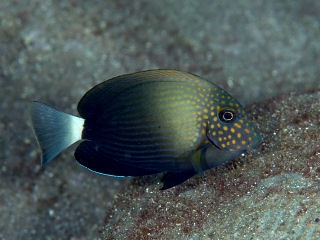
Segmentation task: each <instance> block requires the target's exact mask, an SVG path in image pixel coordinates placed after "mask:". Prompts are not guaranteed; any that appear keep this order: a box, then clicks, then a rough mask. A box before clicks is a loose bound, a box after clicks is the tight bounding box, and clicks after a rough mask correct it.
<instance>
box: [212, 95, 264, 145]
mask: <svg viewBox="0 0 320 240" xmlns="http://www.w3.org/2000/svg"><path fill="white" fill-rule="evenodd" d="M214 95H215V98H214V102H216V107H215V108H214V109H213V110H212V112H211V114H210V115H211V117H210V118H209V122H208V126H207V137H208V139H209V140H210V141H211V142H212V143H213V144H214V145H215V146H217V147H218V148H219V149H222V150H226V151H239V150H248V149H251V148H252V147H254V146H255V145H257V144H258V143H260V142H261V137H260V135H259V134H258V132H257V131H256V129H255V127H254V126H253V124H252V123H251V122H250V120H249V119H248V117H247V114H245V112H244V110H243V108H242V106H241V105H240V103H239V102H238V101H237V100H235V99H234V98H233V97H231V96H230V95H229V94H228V93H226V92H225V91H224V90H221V91H219V93H215V94H214Z"/></svg>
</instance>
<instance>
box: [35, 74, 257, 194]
mask: <svg viewBox="0 0 320 240" xmlns="http://www.w3.org/2000/svg"><path fill="white" fill-rule="evenodd" d="M77 109H78V112H79V115H80V117H77V116H73V115H70V114H67V113H64V112H61V111H59V110H56V109H55V108H53V107H50V106H48V105H46V104H43V103H40V102H37V101H35V102H33V103H32V110H31V117H32V122H33V128H34V132H35V135H36V137H37V140H38V143H39V146H40V148H41V151H42V158H41V159H42V166H45V165H47V164H48V163H49V162H50V161H51V160H52V159H54V158H55V157H56V156H57V155H58V154H59V153H60V152H62V151H63V150H65V149H66V148H68V147H69V146H70V145H72V144H74V143H76V142H79V145H78V146H77V148H76V150H75V153H74V156H75V159H76V160H77V161H78V162H79V163H80V164H81V165H82V166H84V167H86V168H88V169H89V170H91V171H94V172H96V173H100V174H105V175H111V176H118V177H119V176H143V175H149V174H156V173H161V172H166V174H165V175H164V178H163V180H162V181H163V187H162V189H167V188H170V187H173V186H175V185H178V184H180V183H182V182H184V181H185V180H187V179H189V178H190V177H192V176H193V175H195V174H197V173H201V172H203V171H205V170H207V169H210V168H213V167H216V166H219V165H221V164H223V163H225V162H227V161H228V160H231V159H233V158H235V157H237V156H239V155H240V154H242V153H244V152H245V151H247V150H250V149H252V148H254V147H255V146H257V145H258V144H260V143H261V141H262V138H261V136H260V134H259V133H258V131H257V129H256V128H255V127H254V125H253V124H252V123H251V121H250V120H249V118H248V115H247V114H246V113H245V112H244V109H243V107H242V106H241V105H240V103H239V102H238V101H237V100H236V99H235V98H233V97H232V96H231V95H229V94H228V93H227V92H226V91H225V90H223V89H222V88H220V87H218V86H217V85H215V84H214V83H212V82H210V81H207V80H204V79H202V78H200V77H198V76H196V75H193V74H190V73H185V72H180V71H176V70H148V71H142V72H136V73H132V74H127V75H122V76H118V77H114V78H112V79H110V80H107V81H104V82H102V83H100V84H98V85H96V86H95V87H93V88H92V89H91V90H89V91H88V92H87V93H86V94H85V95H84V96H83V97H82V99H81V100H80V102H79V103H78V107H77Z"/></svg>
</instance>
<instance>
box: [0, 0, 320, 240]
mask: <svg viewBox="0 0 320 240" xmlns="http://www.w3.org/2000/svg"><path fill="white" fill-rule="evenodd" d="M319 16H320V1H313V0H304V1H302V0H293V1H278V0H270V1H248V0H244V1H240V2H235V1H211V0H201V1H193V0H185V1H181V0H164V1H145V0H138V1H131V2H130V3H129V2H128V1H124V0H114V1H102V0H92V1H84V0H81V1H72V0H71V1H70V0H61V1H52V0H41V1H40V0H30V1H17V0H8V1H0V100H1V101H0V164H1V167H0V239H94V238H97V237H98V236H99V234H98V229H100V226H101V225H102V223H103V219H104V216H105V212H106V211H107V210H108V209H111V210H112V209H114V207H113V199H114V198H115V196H116V194H117V192H118V191H119V190H120V189H121V188H122V186H123V185H125V184H126V182H127V180H125V179H115V178H109V177H103V176H98V175H95V174H92V173H90V172H88V171H87V170H86V169H83V168H81V167H79V166H78V165H77V164H76V163H75V161H74V160H73V149H74V148H71V149H69V150H68V151H65V152H64V153H63V154H61V156H59V157H58V158H57V159H56V160H55V161H53V162H52V163H50V164H49V165H48V167H47V168H46V169H44V170H42V169H41V167H40V160H39V156H40V155H39V150H38V146H37V144H36V142H35V139H34V137H33V133H32V130H31V123H30V119H29V114H28V102H29V101H31V100H40V101H43V102H46V103H48V104H50V105H53V106H55V107H57V108H58V109H61V110H64V111H65V112H68V113H72V114H77V112H76V106H77V102H78V101H79V99H80V98H81V97H82V96H83V94H84V93H85V92H86V91H87V90H88V89H89V88H90V87H92V86H94V85H95V84H97V83H99V82H101V81H103V80H104V79H108V78H111V77H113V76H116V75H120V74H124V73H129V72H134V71H139V70H145V69H152V68H173V69H178V70H182V71H188V72H192V73H194V74H197V75H200V76H202V77H204V78H207V79H210V80H212V81H214V82H215V83H217V84H218V85H220V86H221V87H223V88H225V89H226V90H227V91H229V92H230V93H231V94H232V95H233V96H234V97H236V98H237V99H239V101H240V102H242V103H243V104H252V103H253V102H257V101H264V100H266V99H269V98H270V97H272V96H279V95H282V94H284V93H288V92H292V91H295V92H298V93H305V92H307V91H310V90H313V89H319V87H320V86H319V85H320V84H319V75H320V74H319V71H320V70H319V66H320V58H319V56H320V42H319V39H320V20H319ZM306 96H308V94H307V95H306ZM280 99H281V98H280ZM277 101H280V100H279V98H278V100H277ZM261 106H270V105H269V102H265V103H263V104H262V105H261ZM299 109H300V108H299ZM271 110H272V108H271V107H270V109H264V111H266V112H268V111H269V112H271ZM294 111H295V110H294ZM300 111H302V109H301V110H300ZM267 117H271V116H267ZM282 117H285V116H284V115H282ZM271 120H272V122H271V123H272V124H276V123H278V124H280V123H282V122H283V121H282V119H274V118H272V119H271ZM259 121H260V119H259ZM298 121H301V123H303V122H304V121H302V120H298ZM271 123H269V124H271ZM267 126H269V125H267ZM275 126H278V125H275ZM260 129H261V130H262V131H266V130H265V129H266V126H265V125H264V126H262V125H261V126H260ZM272 129H276V128H272ZM287 131H291V130H290V129H288V130H287ZM292 131H293V130H292ZM296 131H298V133H300V132H299V131H302V133H304V131H305V130H296ZM266 133H271V136H272V137H275V138H276V137H277V136H279V135H275V136H274V135H273V134H274V133H273V132H272V131H271V130H270V131H269V132H266ZM275 133H277V131H276V132H275ZM291 133H292V132H291ZM292 134H293V133H292ZM264 135H265V138H266V139H268V137H271V136H269V135H267V134H264ZM307 136H308V135H306V137H307ZM286 140H287V139H286ZM288 140H289V139H288ZM301 141H302V140H301ZM309 142H310V141H309ZM290 143H291V142H287V143H286V142H283V143H282V145H281V146H284V145H285V144H287V145H289V146H290ZM291 145H292V144H291ZM265 146H270V145H265ZM281 146H278V147H281ZM310 147H311V146H310ZM262 153H263V154H265V152H262ZM257 156H258V158H259V157H260V156H262V155H260V154H258V155H255V157H257ZM317 156H318V155H317V154H315V157H317ZM273 157H274V158H280V156H273ZM315 157H314V158H315ZM249 159H250V158H249ZM249 159H248V158H245V161H244V162H245V164H249V166H252V164H251V163H250V161H249ZM252 161H253V160H252ZM255 161H256V160H255ZM258 162H259V161H258ZM297 162H298V163H299V162H300V161H298V160H297ZM261 164H262V163H261ZM265 164H271V166H272V161H270V160H269V159H268V161H267V162H266V163H265ZM262 168H263V167H262ZM223 169H224V168H222V170H221V169H220V171H222V172H223V171H226V170H223ZM266 169H268V168H266ZM271 169H275V170H273V171H276V169H279V168H278V167H277V166H275V167H274V168H271ZM303 169H304V168H303ZM240 170H241V169H240ZM252 171H253V170H252ZM310 171H311V170H310ZM312 171H313V170H312ZM312 171H311V172H312ZM210 173H211V174H212V173H215V171H213V172H210ZM210 173H206V174H205V177H204V178H203V177H197V178H195V179H197V180H196V181H200V182H201V181H204V180H203V179H206V177H207V174H210ZM227 173H228V174H230V172H229V171H228V172H227ZM227 173H226V174H227ZM240 173H242V174H243V171H240ZM240 173H239V174H240ZM219 174H222V173H221V172H219ZM233 174H235V175H236V172H233ZM266 174H269V173H268V172H267V173H265V175H262V176H260V175H259V174H257V176H256V178H255V179H257V180H256V182H258V180H261V177H263V176H266ZM225 176H229V175H225ZM231 176H232V171H231ZM219 179H221V178H220V177H217V182H214V183H212V184H218V185H219V186H222V187H221V188H222V189H225V190H224V194H229V195H230V196H233V195H232V192H231V193H230V192H229V189H228V188H229V185H228V184H231V183H232V184H238V183H237V181H236V180H234V181H235V182H233V181H230V179H228V178H226V179H225V181H224V184H225V185H223V184H222V185H221V184H220V183H219V181H221V180H219ZM222 179H223V178H222ZM141 181H142V180H141ZM193 181H194V180H193ZM279 181H280V180H279ZM280 182H281V181H280ZM147 184H150V182H148V181H147ZM188 184H189V183H187V185H188ZM193 185H194V183H193ZM147 186H148V185H147ZM184 186H185V185H184ZM200 186H201V185H200ZM210 186H211V185H210ZM223 186H224V187H223ZM241 186H243V185H241ZM241 186H240V187H241ZM253 186H256V187H257V185H253ZM141 187H142V188H141V191H145V188H146V184H142V186H141ZM182 187H183V186H182ZM198 187H199V186H198V185H197V187H195V188H198ZM200 188H201V187H200ZM129 189H130V186H129ZM156 189H157V187H156ZM179 189H180V188H179ZM240 190H241V189H240ZM125 191H128V189H126V190H125ZM221 191H222V190H221ZM129 192H130V191H129ZM137 194H138V193H137ZM162 194H165V195H164V196H166V195H167V194H170V192H164V193H162ZM122 196H123V195H122ZM189 197H190V198H193V197H194V196H191V195H190V196H189ZM233 197H234V198H236V196H233ZM167 198H168V199H170V197H169V196H168V197H167ZM237 198H238V197H237ZM215 199H217V198H215ZM224 199H225V195H223V198H222V200H223V202H224V203H225V204H227V203H228V202H230V201H229V200H228V199H226V200H224ZM132 201H134V200H132ZM215 201H216V200H215ZM129 203H130V202H129ZM117 204H119V203H117ZM152 206H154V205H151V207H152ZM161 206H162V205H161ZM213 206H215V205H213ZM207 207H208V206H207ZM169 209H170V210H172V209H174V207H173V206H171V207H170V208H169ZM179 209H180V210H179ZM183 209H184V205H178V206H177V211H178V210H179V211H181V214H184V213H183V212H184V210H183ZM207 210H208V209H207ZM207 210H204V211H207ZM210 210H211V208H210ZM208 212H209V210H208ZM114 214H115V213H113V215H114ZM194 214H200V215H201V214H202V215H201V216H206V215H205V213H202V212H201V211H200V212H197V213H194ZM230 216H231V215H230ZM147 217H148V215H146V217H145V219H147ZM232 219H233V218H231V220H232ZM231 220H230V221H231ZM256 223H259V222H256ZM190 224H191V225H190ZM190 224H189V225H187V226H186V231H189V230H188V229H192V228H193V225H192V224H193V223H190ZM213 226H215V225H213ZM263 226H264V225H263ZM311 226H316V225H311ZM261 229H263V228H262V227H261ZM226 231H227V229H226ZM115 234H116V233H115ZM190 236H191V235H190Z"/></svg>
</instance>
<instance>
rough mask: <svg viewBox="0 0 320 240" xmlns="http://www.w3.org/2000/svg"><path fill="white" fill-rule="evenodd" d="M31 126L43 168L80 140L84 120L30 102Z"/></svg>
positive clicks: (38, 103) (41, 104)
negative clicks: (40, 154) (38, 146)
mask: <svg viewBox="0 0 320 240" xmlns="http://www.w3.org/2000/svg"><path fill="white" fill-rule="evenodd" d="M31 117H32V124H33V129H34V132H35V135H36V137H37V140H38V143H39V145H40V148H41V151H42V158H41V164H42V166H45V165H46V164H48V163H49V162H50V161H51V160H52V159H54V158H55V157H56V156H57V155H58V154H59V153H60V152H62V151H63V150H64V149H66V148H67V147H69V146H70V145H72V144H73V143H75V142H77V141H79V140H81V135H82V129H83V124H84V119H83V118H79V117H76V116H73V115H70V114H67V113H64V112H61V111H58V110H56V109H55V108H52V107H50V106H48V105H46V104H43V103H40V102H36V101H35V102H32V110H31Z"/></svg>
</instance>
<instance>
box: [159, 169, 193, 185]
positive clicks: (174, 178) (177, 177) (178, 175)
mask: <svg viewBox="0 0 320 240" xmlns="http://www.w3.org/2000/svg"><path fill="white" fill-rule="evenodd" d="M195 174H196V171H195V170H193V169H190V170H187V171H183V172H168V173H167V174H166V175H164V177H163V179H162V182H163V186H162V188H161V189H160V190H165V189H168V188H172V187H174V186H176V185H179V184H181V183H183V182H184V181H186V180H188V179H189V178H191V177H192V176H193V175H195Z"/></svg>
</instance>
